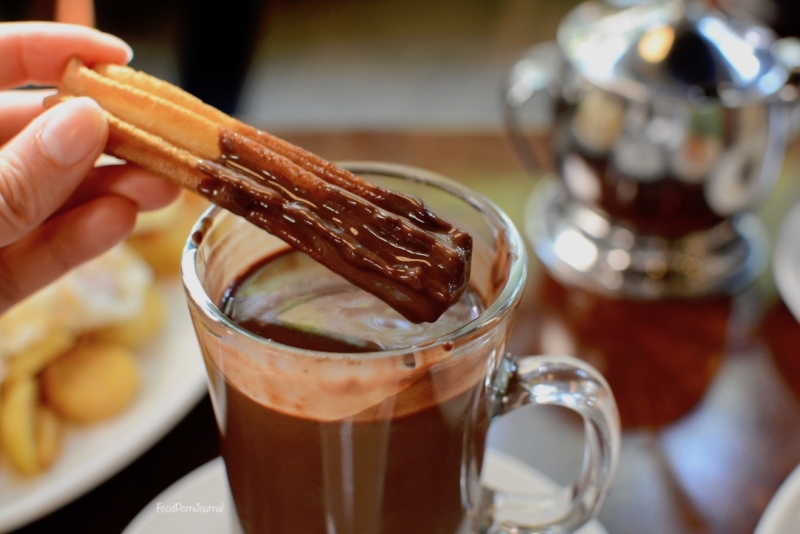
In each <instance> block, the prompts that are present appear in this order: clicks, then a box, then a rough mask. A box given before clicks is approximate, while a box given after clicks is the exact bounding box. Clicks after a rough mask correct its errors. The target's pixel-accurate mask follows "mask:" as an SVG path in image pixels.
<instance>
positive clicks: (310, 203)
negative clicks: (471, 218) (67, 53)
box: [56, 59, 472, 322]
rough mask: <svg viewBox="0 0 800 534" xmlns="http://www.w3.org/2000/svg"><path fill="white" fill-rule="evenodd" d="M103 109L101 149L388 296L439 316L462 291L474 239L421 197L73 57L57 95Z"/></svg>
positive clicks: (418, 315)
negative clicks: (106, 127)
mask: <svg viewBox="0 0 800 534" xmlns="http://www.w3.org/2000/svg"><path fill="white" fill-rule="evenodd" d="M72 96H88V97H91V98H93V99H94V100H96V101H97V102H98V104H100V106H101V107H102V108H103V109H104V110H105V111H106V113H107V115H108V122H109V140H108V144H107V147H106V152H107V153H108V154H110V155H113V156H116V157H119V158H122V159H125V160H128V161H131V162H133V163H136V164H138V165H140V166H142V167H143V168H146V169H148V170H150V171H153V172H155V173H158V174H160V175H162V176H164V177H165V178H167V179H169V180H171V181H173V182H176V183H178V184H180V185H181V186H182V187H184V188H187V189H189V190H192V191H195V192H197V193H199V194H201V195H203V196H204V197H206V198H208V199H209V200H211V201H212V202H214V203H215V204H217V205H219V206H221V207H223V208H225V209H228V210H230V211H232V212H233V213H236V214H237V215H240V216H242V217H244V218H246V219H247V220H249V221H250V222H252V223H254V224H256V225H257V226H259V227H261V228H263V229H265V230H267V231H269V232H270V233H272V234H274V235H276V236H278V237H280V238H281V239H283V240H284V241H286V242H287V243H289V244H290V245H291V246H293V247H294V248H296V249H298V250H301V251H302V252H305V253H306V254H308V255H309V256H311V257H312V258H314V259H315V260H316V261H318V262H320V263H322V264H323V265H325V266H326V267H328V268H329V269H331V270H332V271H334V272H336V273H338V274H340V275H341V276H343V277H344V278H346V279H347V280H349V281H350V282H352V283H353V284H355V285H356V286H358V287H361V288H362V289H365V290H366V291H369V292H370V293H372V294H374V295H376V296H377V297H379V298H381V299H382V300H384V301H385V302H386V303H387V304H389V305H390V306H392V307H393V308H395V309H396V310H397V311H398V312H400V313H401V314H403V315H404V316H405V317H407V318H408V319H409V320H411V321H414V322H423V321H427V322H432V321H435V320H436V319H437V318H438V317H439V315H441V314H442V313H443V312H444V310H446V309H447V308H448V307H449V306H450V305H451V304H453V303H454V302H455V301H456V300H457V299H458V298H459V297H460V295H461V294H462V293H463V291H464V289H465V287H466V285H467V283H468V281H469V273H470V268H469V267H470V256H471V251H472V239H471V237H470V236H469V234H466V233H464V232H461V231H459V230H458V229H456V228H454V227H453V226H451V225H450V224H449V223H447V222H446V221H443V220H442V219H440V218H439V217H437V216H436V215H434V214H433V213H431V212H430V211H429V210H428V209H427V208H426V207H425V205H424V204H423V203H422V202H421V201H419V200H418V199H416V198H414V197H411V196H408V195H405V194H402V193H398V192H394V191H390V190H387V189H384V188H382V187H379V186H377V185H375V184H372V183H370V182H367V181H365V180H363V179H361V178H359V177H357V176H355V175H353V174H352V173H350V172H348V171H346V170H344V169H342V168H339V167H337V166H336V165H334V164H332V163H330V162H328V161H325V160H324V159H322V158H320V157H319V156H316V155H314V154H311V153H309V152H307V151H305V150H303V149H302V148H299V147H297V146H294V145H292V144H290V143H288V142H286V141H284V140H282V139H279V138H277V137H275V136H272V135H270V134H268V133H266V132H263V131H261V130H258V129H256V128H254V127H252V126H248V125H247V124H244V123H242V122H240V121H238V120H236V119H234V118H233V117H230V116H228V115H226V114H224V113H222V112H221V111H219V110H217V109H215V108H213V107H211V106H209V105H207V104H205V103H203V102H202V101H200V100H199V99H197V98H195V97H194V96H192V95H190V94H188V93H186V92H184V91H183V90H181V89H179V88H177V87H175V86H173V85H171V84H169V83H167V82H164V81H163V80H159V79H157V78H154V77H152V76H149V75H147V74H144V73H141V72H137V71H135V70H132V69H130V68H128V67H121V66H118V65H97V66H95V67H94V69H89V68H87V67H85V66H84V65H83V64H82V63H81V62H80V60H78V59H73V60H72V61H71V62H70V63H69V65H68V66H67V68H66V70H65V72H64V75H63V78H62V81H61V85H60V87H59V94H58V96H57V97H56V99H63V98H69V97H72Z"/></svg>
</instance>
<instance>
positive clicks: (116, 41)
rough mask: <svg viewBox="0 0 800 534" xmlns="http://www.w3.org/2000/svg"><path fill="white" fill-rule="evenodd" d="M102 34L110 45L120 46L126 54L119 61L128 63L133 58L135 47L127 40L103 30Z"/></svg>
mask: <svg viewBox="0 0 800 534" xmlns="http://www.w3.org/2000/svg"><path fill="white" fill-rule="evenodd" d="M101 35H102V36H103V38H104V39H106V40H107V41H108V44H109V45H110V46H112V47H116V48H119V49H120V50H121V51H122V53H123V54H124V56H123V57H122V58H121V59H122V61H120V62H119V63H121V64H123V65H127V64H128V63H130V62H131V61H132V60H133V48H132V47H131V45H129V44H128V43H127V42H126V41H123V40H122V39H120V38H119V37H117V36H116V35H112V34H110V33H105V32H101Z"/></svg>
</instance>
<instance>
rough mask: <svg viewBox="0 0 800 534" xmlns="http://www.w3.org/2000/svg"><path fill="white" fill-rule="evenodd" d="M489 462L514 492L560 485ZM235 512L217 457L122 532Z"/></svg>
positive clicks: (224, 527) (152, 532)
mask: <svg viewBox="0 0 800 534" xmlns="http://www.w3.org/2000/svg"><path fill="white" fill-rule="evenodd" d="M484 465H485V470H486V472H487V473H489V476H487V477H486V478H487V479H489V480H490V483H491V485H497V486H502V487H503V488H506V489H508V490H511V491H524V492H525V493H528V494H531V493H533V494H538V493H544V492H550V491H552V490H553V489H554V488H557V487H558V486H556V484H555V483H554V482H552V481H551V480H549V479H547V478H546V477H545V476H544V475H542V474H541V473H539V472H538V471H536V470H534V469H533V468H531V467H530V466H528V465H527V464H525V463H523V462H521V461H520V460H517V459H516V458H513V457H511V456H508V455H506V454H503V453H501V452H498V451H496V450H494V449H488V450H487V453H486V459H485V464H484ZM233 513H234V512H233V506H232V504H231V497H230V492H229V491H228V479H227V476H226V475H225V464H223V463H222V459H221V458H217V459H215V460H212V461H210V462H209V463H207V464H205V465H204V466H201V467H199V468H197V469H195V470H194V471H193V472H191V473H189V474H188V475H186V476H185V477H183V478H182V479H180V480H179V481H177V482H176V483H175V484H173V485H172V486H170V487H169V488H167V489H166V490H165V491H164V492H163V493H161V494H160V495H159V496H158V497H156V498H155V499H153V500H152V501H151V502H150V504H148V505H147V506H145V507H144V509H142V511H141V512H140V513H139V515H137V516H136V518H135V519H134V520H133V521H132V522H131V524H130V525H128V528H126V529H125V531H124V532H123V534H173V533H175V532H192V533H193V534H228V533H230V532H232V530H233V529H232V526H231V525H232V524H233V523H232V519H233V516H232V514H233ZM575 534H608V533H607V532H606V530H605V529H604V528H603V527H602V526H601V525H600V523H599V522H597V521H591V522H589V523H587V524H586V525H585V526H584V527H583V528H581V529H579V530H578V531H576V533H575Z"/></svg>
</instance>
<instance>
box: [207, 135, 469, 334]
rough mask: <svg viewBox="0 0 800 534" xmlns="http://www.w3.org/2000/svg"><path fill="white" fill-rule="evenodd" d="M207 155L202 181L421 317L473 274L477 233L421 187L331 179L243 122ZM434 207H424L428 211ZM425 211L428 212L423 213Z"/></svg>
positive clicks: (434, 312)
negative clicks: (439, 208) (260, 138)
mask: <svg viewBox="0 0 800 534" xmlns="http://www.w3.org/2000/svg"><path fill="white" fill-rule="evenodd" d="M220 148H221V150H222V154H223V156H222V158H221V160H220V161H219V162H210V161H204V162H203V163H202V164H201V170H202V171H203V172H204V173H206V174H207V175H208V178H207V179H206V180H203V182H202V183H201V184H200V186H199V187H198V191H199V192H200V193H201V194H203V195H204V196H206V197H207V198H208V199H210V200H211V201H212V202H214V203H215V204H217V205H218V206H221V207H223V208H225V209H227V210H229V211H231V212H233V213H235V214H236V215H239V216H241V217H244V218H245V219H247V220H248V221H250V222H252V223H253V224H255V225H256V226H258V227H260V228H263V229H265V230H267V231H268V232H270V233H272V234H273V235H275V236H277V237H280V238H281V239H283V240H284V241H286V242H287V243H288V244H290V245H291V246H292V247H294V248H295V249H297V250H300V251H302V252H304V253H306V254H308V255H309V256H311V257H312V258H313V259H314V260H316V261H318V262H319V263H321V264H323V265H325V266H326V267H328V268H329V269H331V270H332V271H334V272H336V273H337V274H339V275H341V276H342V277H344V278H345V279H347V280H348V281H350V282H351V283H352V284H354V285H356V286H358V287H360V288H362V289H364V290H365V291H368V292H370V293H372V294H373V295H375V296H377V297H378V298H380V299H381V300H383V301H384V302H386V303H387V304H389V305H390V306H391V307H392V308H394V309H396V310H397V311H398V312H400V313H401V314H402V315H403V316H405V317H406V318H407V319H409V320H410V321H413V322H417V323H419V322H433V321H435V320H436V319H438V318H439V316H440V315H441V314H442V313H443V312H444V311H445V310H446V309H447V308H449V307H450V306H451V305H452V304H453V303H455V302H456V301H457V300H458V298H459V297H460V296H461V294H462V293H463V292H464V289H465V288H466V286H467V283H468V282H469V274H470V259H471V254H472V238H471V236H470V235H469V234H467V233H464V232H461V231H459V230H458V229H456V228H454V227H453V226H451V225H450V224H449V223H447V222H445V221H443V220H442V219H440V218H438V217H436V216H434V215H432V214H431V213H430V212H429V211H427V209H423V210H419V209H417V210H414V211H415V215H414V216H413V219H415V220H414V221H413V222H412V220H410V219H409V218H407V217H406V216H405V213H407V212H404V211H403V210H404V208H407V207H408V206H410V205H414V206H421V203H420V202H419V201H418V200H417V199H414V198H413V197H410V196H407V195H403V194H401V193H397V192H393V191H386V190H383V189H379V191H381V194H377V195H376V194H375V193H372V194H371V195H370V196H372V197H373V198H378V202H377V204H380V206H379V205H376V204H375V203H371V202H368V201H367V200H365V199H364V198H361V197H360V196H358V195H356V194H354V193H353V192H351V191H348V190H346V189H343V188H341V187H338V186H336V185H334V184H331V183H328V182H326V181H324V180H322V179H320V178H319V177H317V176H315V175H314V174H311V173H309V172H307V171H305V170H303V169H302V168H300V167H298V166H297V165H295V164H293V163H291V162H290V161H289V160H287V159H286V158H284V157H282V156H280V155H278V154H276V153H274V152H272V151H270V150H268V149H267V148H265V147H264V146H262V145H260V144H258V143H255V142H253V141H250V140H249V139H247V138H245V137H242V136H240V135H237V134H235V133H233V132H227V131H225V132H223V133H222V134H221V135H220ZM420 213H424V214H425V215H424V216H422V217H421V216H419V214H420ZM420 219H424V220H420Z"/></svg>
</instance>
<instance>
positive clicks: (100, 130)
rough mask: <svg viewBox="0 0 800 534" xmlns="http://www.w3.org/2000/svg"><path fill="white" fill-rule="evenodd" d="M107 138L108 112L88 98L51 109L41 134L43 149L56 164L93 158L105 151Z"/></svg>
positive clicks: (71, 163) (71, 165) (80, 98)
mask: <svg viewBox="0 0 800 534" xmlns="http://www.w3.org/2000/svg"><path fill="white" fill-rule="evenodd" d="M107 137H108V122H107V120H106V117H105V114H104V113H103V110H102V109H100V106H99V105H98V104H97V102H95V101H94V100H92V99H91V98H88V97H78V98H73V99H70V100H67V101H65V102H62V103H60V104H58V105H57V106H54V107H53V108H51V109H50V110H49V111H48V112H47V114H46V115H45V117H44V125H43V126H42V129H41V130H40V131H39V134H38V138H39V144H40V148H41V150H42V152H43V153H44V154H45V155H46V156H47V157H48V158H49V159H50V161H51V162H52V163H53V164H54V165H55V166H57V167H73V166H75V165H78V164H80V163H86V162H87V160H91V161H94V160H95V159H96V158H97V157H98V156H99V155H100V153H101V152H102V151H103V147H104V146H105V143H106V139H107Z"/></svg>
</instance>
